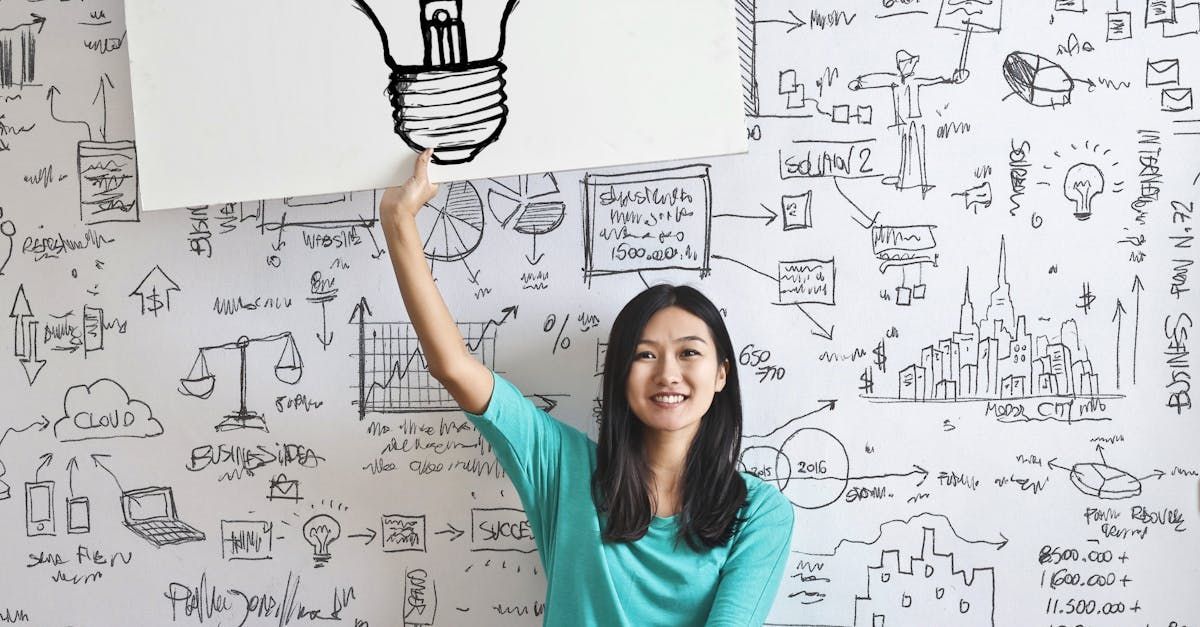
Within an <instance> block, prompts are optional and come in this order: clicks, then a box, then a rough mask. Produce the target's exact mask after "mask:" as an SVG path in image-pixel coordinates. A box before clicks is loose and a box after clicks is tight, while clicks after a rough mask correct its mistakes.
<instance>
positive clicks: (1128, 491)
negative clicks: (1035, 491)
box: [1046, 444, 1166, 500]
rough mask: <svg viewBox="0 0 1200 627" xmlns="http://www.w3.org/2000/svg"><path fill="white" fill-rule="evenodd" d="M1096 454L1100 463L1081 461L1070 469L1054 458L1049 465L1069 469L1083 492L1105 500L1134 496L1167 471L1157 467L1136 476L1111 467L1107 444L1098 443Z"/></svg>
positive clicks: (1076, 486) (1069, 473)
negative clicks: (1105, 454)
mask: <svg viewBox="0 0 1200 627" xmlns="http://www.w3.org/2000/svg"><path fill="white" fill-rule="evenodd" d="M1096 453H1097V455H1099V457H1100V461H1099V462H1080V463H1077V464H1072V465H1071V467H1070V468H1067V467H1064V466H1061V465H1059V464H1055V463H1054V462H1055V460H1057V459H1058V458H1057V457H1056V458H1054V459H1051V460H1050V461H1048V462H1046V465H1047V466H1049V467H1050V468H1054V469H1056V470H1065V471H1066V472H1067V473H1068V475H1069V476H1070V478H1071V485H1073V486H1075V489H1076V490H1079V491H1080V492H1082V493H1083V494H1086V495H1088V496H1094V497H1096V498H1098V499H1104V500H1120V499H1128V498H1133V497H1135V496H1139V495H1140V494H1141V493H1142V485H1143V483H1144V482H1145V481H1146V480H1148V479H1151V478H1153V479H1162V478H1163V475H1165V474H1166V473H1164V472H1163V471H1161V470H1158V469H1155V471H1154V472H1152V473H1150V474H1148V475H1146V476H1145V477H1135V476H1134V475H1133V474H1132V473H1130V472H1128V471H1125V470H1122V469H1120V468H1117V467H1116V466H1111V465H1109V463H1108V460H1106V459H1105V458H1104V447H1103V446H1101V445H1099V444H1097V445H1096Z"/></svg>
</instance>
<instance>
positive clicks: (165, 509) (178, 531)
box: [121, 486, 204, 547]
mask: <svg viewBox="0 0 1200 627" xmlns="http://www.w3.org/2000/svg"><path fill="white" fill-rule="evenodd" d="M121 513H122V514H123V515H124V517H125V523H124V524H125V527H127V528H128V529H129V530H130V531H132V532H133V533H134V534H135V535H137V536H138V537H139V538H141V539H143V540H145V541H147V542H149V543H151V544H153V545H154V546H160V547H161V546H167V545H169V544H182V543H184V542H197V541H200V540H203V539H204V532H202V531H200V530H199V529H196V528H195V527H193V526H191V525H189V524H187V523H185V522H183V521H182V520H179V514H178V512H177V511H176V509H175V492H174V490H172V489H171V488H169V487H160V486H149V487H145V488H138V489H136V490H129V491H126V492H123V493H122V494H121Z"/></svg>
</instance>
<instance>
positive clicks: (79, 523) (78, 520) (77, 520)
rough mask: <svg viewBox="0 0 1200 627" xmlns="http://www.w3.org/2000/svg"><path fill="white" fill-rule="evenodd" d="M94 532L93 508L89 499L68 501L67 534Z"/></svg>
mask: <svg viewBox="0 0 1200 627" xmlns="http://www.w3.org/2000/svg"><path fill="white" fill-rule="evenodd" d="M91 530H92V508H91V503H89V502H88V497H86V496H77V497H74V498H69V499H67V533H88V532H89V531H91Z"/></svg>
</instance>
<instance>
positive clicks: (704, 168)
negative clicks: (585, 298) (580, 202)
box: [583, 164, 712, 276]
mask: <svg viewBox="0 0 1200 627" xmlns="http://www.w3.org/2000/svg"><path fill="white" fill-rule="evenodd" d="M708 168H709V166H708V165H707V164H695V165H688V166H681V167H677V168H666V169H662V170H650V171H643V172H626V173H622V174H588V175H585V176H584V177H583V192H584V194H583V196H584V216H585V217H584V224H585V225H586V226H587V233H586V238H585V240H584V272H585V274H587V275H588V276H596V275H605V274H616V273H621V272H639V271H643V270H665V269H676V270H697V271H704V270H706V269H707V268H708V260H709V232H710V229H711V225H712V185H711V183H710V181H709V176H708Z"/></svg>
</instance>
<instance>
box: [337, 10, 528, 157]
mask: <svg viewBox="0 0 1200 627" xmlns="http://www.w3.org/2000/svg"><path fill="white" fill-rule="evenodd" d="M374 4H376V5H379V4H380V3H379V2H378V0H375V2H374ZM355 5H356V6H357V8H358V9H359V10H360V11H362V12H363V14H364V15H366V16H367V18H368V19H369V20H370V21H371V24H372V25H373V26H374V27H375V30H376V31H377V32H378V34H379V39H380V43H382V45H383V60H384V62H385V63H386V64H387V66H388V69H390V70H391V75H390V81H391V82H390V83H389V85H388V97H389V99H390V100H391V103H392V108H393V111H392V119H393V120H394V121H395V131H396V134H397V135H399V136H400V138H401V139H403V140H404V143H406V144H408V145H409V146H410V147H412V149H413V150H416V151H422V150H425V149H426V148H433V149H434V153H433V162H434V163H440V164H454V163H466V162H469V161H471V160H473V159H474V158H475V157H476V156H477V155H478V154H479V152H480V151H481V150H483V149H484V148H485V147H487V146H488V145H489V144H491V143H492V142H494V141H496V140H497V139H498V138H499V137H500V131H501V130H502V129H503V128H504V124H505V122H507V121H508V106H507V105H506V104H505V101H506V100H507V96H506V95H505V93H504V85H505V80H504V71H505V69H506V68H505V66H504V63H502V62H501V61H500V57H501V55H503V54H504V39H505V34H506V33H505V29H506V27H507V24H508V18H509V15H510V14H511V13H512V11H513V9H514V8H516V6H517V2H516V0H507V1H504V0H499V1H497V0H491V2H476V3H468V7H467V9H468V10H467V11H466V12H464V10H463V3H462V0H421V2H420V6H419V7H415V8H416V10H414V11H413V12H412V14H411V15H409V16H407V17H406V18H405V19H406V23H405V24H400V25H387V26H385V25H384V24H383V22H382V21H381V20H380V18H379V17H378V16H377V15H376V11H375V10H374V9H372V8H371V6H370V4H368V3H367V2H366V1H365V0H355ZM418 21H419V25H420V34H421V38H422V40H423V41H424V58H423V59H422V60H421V61H420V62H416V61H415V59H414V60H411V61H406V60H403V59H402V60H401V62H397V61H396V60H395V59H393V58H392V52H391V49H390V48H389V46H388V41H389V38H392V39H396V40H399V38H401V37H405V36H408V33H409V32H411V31H412V28H411V26H412V25H413V24H417V23H418ZM393 26H400V28H398V29H394V30H393ZM488 30H491V31H493V32H496V31H498V33H499V36H498V39H497V45H496V49H495V50H487V49H484V50H482V51H481V50H480V48H481V47H482V46H480V45H479V43H478V42H479V41H481V40H482V39H483V38H482V37H481V36H482V35H485V34H487V31H488ZM392 32H394V33H395V34H394V35H393V34H391V33H392ZM468 41H470V42H475V43H473V44H472V45H471V47H470V48H468ZM468 51H469V52H468Z"/></svg>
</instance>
